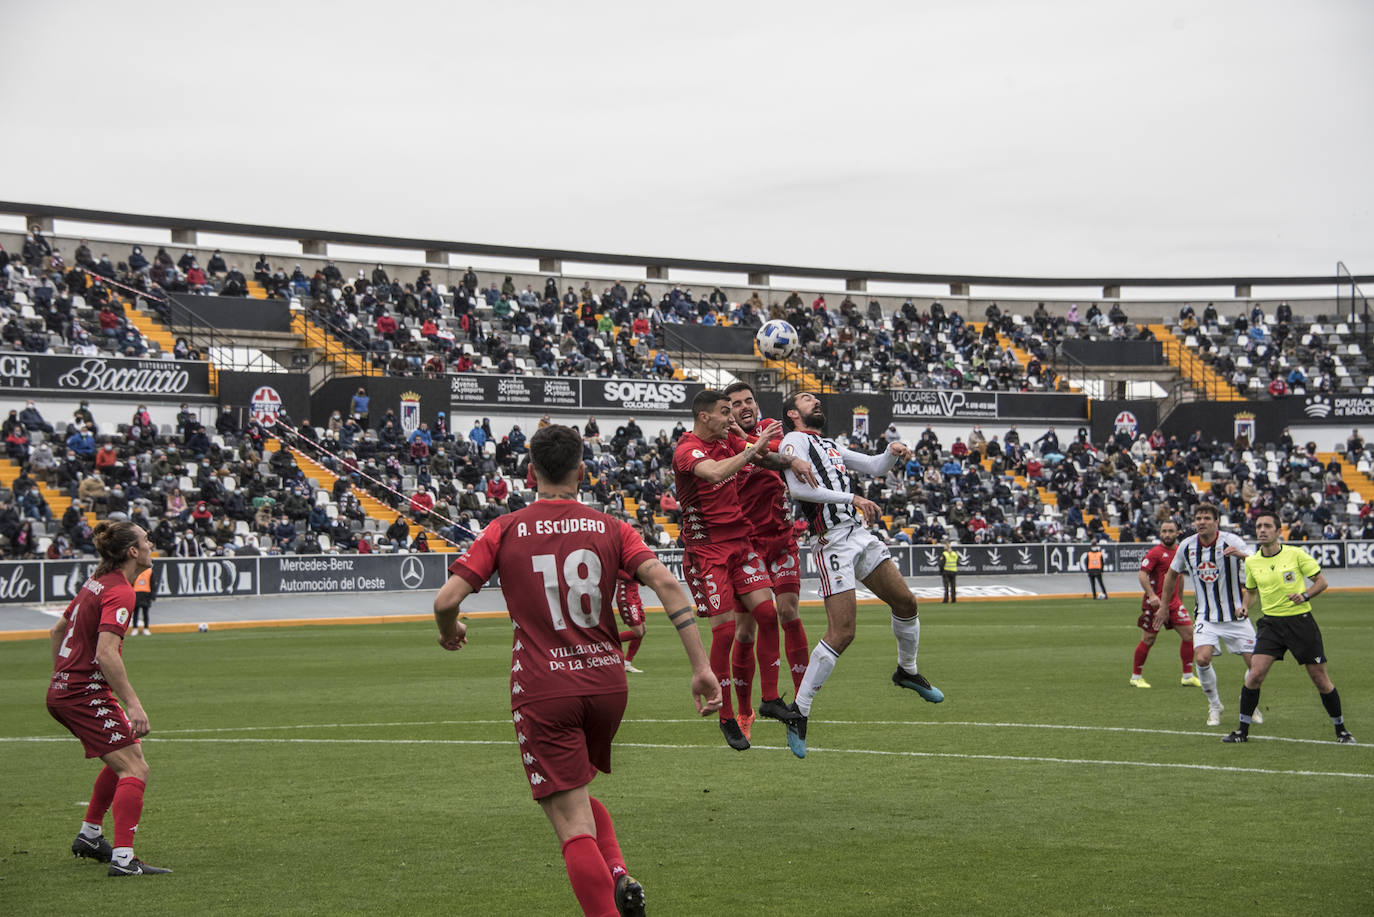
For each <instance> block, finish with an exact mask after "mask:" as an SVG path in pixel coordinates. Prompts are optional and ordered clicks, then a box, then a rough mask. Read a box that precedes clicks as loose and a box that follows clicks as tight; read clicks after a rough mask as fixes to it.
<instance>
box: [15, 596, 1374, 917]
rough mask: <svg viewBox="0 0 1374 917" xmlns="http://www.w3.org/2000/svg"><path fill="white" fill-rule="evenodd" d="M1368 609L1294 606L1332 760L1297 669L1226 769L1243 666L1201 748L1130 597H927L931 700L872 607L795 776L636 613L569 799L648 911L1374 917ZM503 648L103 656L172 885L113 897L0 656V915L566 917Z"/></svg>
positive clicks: (55, 735)
mask: <svg viewBox="0 0 1374 917" xmlns="http://www.w3.org/2000/svg"><path fill="white" fill-rule="evenodd" d="M345 601H346V600H345ZM1372 605H1374V602H1372V601H1371V598H1370V597H1369V596H1366V595H1328V596H1324V597H1323V598H1322V599H1320V600H1319V601H1318V602H1317V603H1316V607H1317V617H1318V619H1319V621H1320V623H1321V626H1322V629H1323V633H1324V635H1325V638H1326V646H1327V650H1328V653H1329V654H1330V656H1331V658H1332V659H1333V662H1332V663H1331V667H1330V671H1331V675H1332V678H1333V680H1334V681H1335V682H1336V684H1337V686H1338V688H1339V689H1340V692H1341V697H1342V699H1343V702H1344V707H1345V714H1346V718H1347V722H1348V724H1349V728H1350V729H1351V731H1352V732H1353V733H1354V734H1355V736H1356V738H1357V739H1359V740H1360V741H1361V742H1362V743H1365V744H1362V745H1358V746H1355V747H1350V746H1338V745H1336V744H1335V743H1334V741H1333V734H1332V729H1331V726H1330V723H1329V720H1328V719H1327V717H1326V715H1325V713H1324V711H1323V710H1322V707H1321V704H1320V703H1319V701H1318V698H1317V695H1316V691H1315V689H1314V688H1313V687H1312V684H1311V682H1310V681H1309V680H1308V678H1307V675H1306V673H1305V672H1304V671H1303V670H1302V669H1301V667H1299V666H1297V665H1295V664H1294V663H1293V662H1292V661H1291V660H1289V661H1285V662H1283V663H1279V664H1277V665H1276V667H1275V669H1274V670H1273V671H1272V672H1271V673H1270V676H1269V679H1268V681H1267V682H1266V684H1265V686H1264V691H1263V695H1262V699H1261V709H1262V710H1263V711H1264V714H1265V717H1266V722H1265V723H1264V724H1263V725H1262V726H1257V727H1255V729H1254V734H1255V738H1252V740H1251V741H1250V742H1249V743H1248V744H1246V745H1239V746H1226V745H1222V744H1221V743H1220V741H1219V739H1220V737H1221V736H1222V735H1223V734H1225V732H1227V731H1228V730H1230V729H1231V728H1234V724H1235V713H1236V706H1237V699H1238V696H1239V691H1240V682H1241V675H1242V668H1241V662H1240V660H1239V659H1238V658H1236V657H1230V656H1228V657H1225V658H1223V659H1221V660H1220V661H1219V662H1217V663H1216V668H1217V672H1218V676H1219V679H1220V689H1221V694H1222V698H1223V700H1224V702H1225V704H1226V708H1227V709H1226V713H1225V714H1224V715H1223V725H1222V727H1205V726H1204V725H1203V723H1204V720H1205V717H1206V702H1205V700H1204V698H1203V696H1202V693H1201V691H1199V690H1198V689H1197V688H1187V687H1182V686H1180V685H1179V683H1178V682H1179V660H1178V640H1177V638H1176V637H1175V636H1174V635H1173V634H1172V633H1171V632H1165V633H1163V634H1161V635H1160V638H1159V641H1158V642H1157V644H1156V646H1155V649H1154V650H1153V652H1152V653H1151V656H1150V659H1149V661H1148V663H1147V665H1146V668H1145V675H1146V678H1147V679H1148V680H1149V681H1150V682H1151V684H1152V685H1153V686H1154V687H1152V688H1151V689H1149V690H1142V689H1136V688H1132V687H1130V686H1128V684H1127V681H1128V678H1129V676H1130V664H1131V653H1132V650H1133V648H1134V646H1135V643H1136V640H1137V633H1138V632H1137V631H1136V629H1135V626H1134V625H1135V618H1136V614H1137V611H1138V609H1139V600H1138V599H1127V598H1120V599H1113V600H1112V601H1110V602H1091V601H1086V600H1078V601H1056V602H1050V601H1012V602H966V603H960V604H959V605H958V606H957V607H956V606H950V605H940V604H938V603H930V602H924V603H922V606H921V608H922V616H921V617H922V623H923V627H922V632H921V670H922V671H923V672H925V673H926V674H927V675H928V676H929V677H930V679H931V681H932V682H933V683H934V684H935V685H937V686H938V687H940V688H941V689H942V690H943V691H944V692H945V694H946V696H947V700H946V701H945V703H943V704H939V705H931V704H927V703H924V702H923V701H921V699H920V698H919V697H917V696H916V694H915V693H913V692H911V691H905V690H901V689H899V688H896V687H894V686H893V685H892V683H891V681H890V676H891V674H892V670H893V668H894V665H895V656H896V649H895V642H894V640H893V638H892V635H891V631H890V627H889V619H888V617H887V614H886V610H885V609H884V608H882V607H881V606H865V607H864V608H863V609H861V612H860V617H859V626H858V634H857V637H856V639H855V642H854V644H853V646H852V647H851V648H850V649H849V650H848V651H847V652H846V653H845V654H844V656H843V657H842V659H841V660H840V662H839V665H838V666H837V668H836V670H835V673H834V674H833V675H832V676H831V678H830V680H829V682H828V683H827V684H826V687H825V689H824V690H823V691H822V692H821V693H820V695H819V696H818V698H817V700H816V704H815V707H814V709H813V711H812V720H811V727H810V735H809V741H810V746H811V750H810V752H809V754H808V756H807V758H806V759H805V760H798V759H796V758H794V757H793V756H792V755H791V753H790V752H788V751H787V748H786V742H785V739H784V731H783V727H782V726H781V725H780V724H778V723H774V722H771V721H760V722H758V723H756V724H755V726H754V729H753V738H754V742H755V746H754V748H752V749H750V750H749V751H746V752H735V751H732V750H730V749H729V748H727V747H726V746H725V744H724V741H723V740H722V738H721V735H720V731H719V730H718V729H717V727H716V724H715V719H714V717H713V718H710V719H708V720H701V719H699V718H697V717H696V716H695V714H694V711H693V710H692V708H691V705H690V701H689V699H688V692H687V683H688V677H687V676H688V672H687V666H686V660H685V657H684V656H683V654H682V651H681V648H680V646H679V643H678V640H677V638H676V635H675V634H674V633H673V631H672V629H671V628H670V627H669V626H668V624H667V622H666V620H665V619H664V618H663V616H662V614H661V613H653V614H651V616H650V619H649V633H648V636H647V638H646V639H645V642H644V646H643V648H642V649H641V651H640V653H639V655H638V656H637V657H636V659H635V663H636V665H638V666H639V667H640V668H642V669H643V670H644V672H645V674H643V675H631V676H630V700H629V708H628V710H627V711H626V716H625V722H624V724H623V725H622V726H621V729H620V733H619V736H618V738H617V745H616V750H615V758H614V765H615V773H614V774H612V775H609V776H607V775H601V776H599V777H598V778H597V779H596V781H595V782H594V783H593V785H592V787H593V793H594V794H596V795H597V796H598V797H600V798H601V799H602V800H603V801H604V802H605V803H606V805H607V807H608V808H609V809H610V811H611V813H612V815H613V816H614V818H615V820H616V828H617V831H618V834H619V838H620V842H621V845H622V847H623V848H624V850H625V854H626V859H627V861H628V863H629V867H630V871H631V873H632V874H633V875H634V876H635V877H636V878H638V879H639V880H640V881H641V882H643V884H644V887H645V889H646V893H647V898H648V910H649V912H650V913H651V914H660V915H661V914H678V915H735V914H742V915H753V914H779V915H782V914H787V915H798V914H817V915H839V914H879V915H887V914H891V915H906V914H911V913H923V914H932V915H949V914H999V915H1000V914H1088V913H1112V914H1126V915H1142V917H1146V915H1149V917H1155V915H1160V914H1186V915H1197V914H1207V913H1246V914H1257V915H1272V914H1295V915H1297V914H1301V915H1311V914H1331V915H1347V914H1370V913H1374V630H1372V629H1371V627H1370V608H1371V606H1372ZM264 611H266V610H265V609H264V610H262V611H258V610H255V614H256V615H258V616H262V614H263V612H264ZM804 616H805V620H806V624H807V628H808V636H809V637H810V640H811V643H812V645H814V644H815V641H816V640H817V639H818V638H819V637H820V635H821V633H822V632H823V612H822V611H820V610H819V609H807V610H805V611H804ZM703 634H705V631H704V628H703ZM707 636H708V635H707ZM510 642H511V639H510V625H509V624H508V622H506V621H505V620H494V619H488V620H476V621H472V622H470V631H469V643H468V646H467V648H465V649H464V650H462V651H461V652H459V653H452V654H451V653H445V652H444V651H442V650H440V649H439V647H438V646H437V645H436V644H435V642H434V628H433V626H432V625H430V624H427V623H425V624H420V623H415V624H400V623H398V624H384V625H368V626H345V627H320V628H315V627H302V628H271V629H253V630H230V631H221V632H215V631H212V632H211V633H208V634H195V633H188V634H166V635H159V636H154V637H151V638H149V637H131V638H129V639H128V640H126V644H125V659H126V661H127V663H128V666H129V671H130V675H131V679H132V681H133V683H134V686H135V687H136V688H137V690H138V691H139V694H140V696H141V698H142V700H143V702H144V706H145V707H146V709H147V711H148V714H149V717H150V719H151V722H152V726H153V733H152V735H150V736H149V737H148V738H147V740H145V751H146V754H147V757H148V760H149V762H150V765H151V768H152V776H151V779H150V781H149V786H148V794H147V805H146V807H145V809H144V813H143V819H142V823H141V825H140V829H139V835H138V843H137V851H138V854H139V855H140V856H141V857H143V858H144V859H146V860H147V861H148V862H150V863H153V864H155V865H161V866H169V867H172V868H173V869H174V870H175V872H174V874H173V875H170V876H163V877H149V878H144V879H138V880H133V881H123V882H115V881H113V880H110V879H107V878H106V877H105V875H104V872H105V868H104V866H103V864H99V865H98V864H96V863H94V862H92V861H89V860H80V861H78V860H74V859H73V858H72V857H71V856H70V854H69V852H68V846H69V845H70V843H71V840H72V837H73V836H74V835H75V834H76V831H77V828H78V827H79V826H80V820H81V815H82V813H83V809H84V805H85V802H86V799H87V797H88V795H89V793H90V788H91V782H92V780H93V779H94V777H95V774H96V773H97V770H98V768H99V764H98V762H83V760H82V755H81V749H80V746H79V745H78V743H77V742H76V740H74V739H73V738H71V737H70V735H68V734H67V733H66V732H65V731H64V730H63V729H62V728H61V727H60V726H58V724H57V723H56V722H54V721H53V720H52V719H51V718H50V717H49V716H48V714H47V711H46V710H45V708H44V706H43V694H44V691H45V689H46V684H47V676H48V673H49V671H50V657H49V649H48V643H47V641H25V642H10V643H0V711H2V712H3V713H2V715H0V785H3V786H4V792H3V797H0V798H2V799H3V802H2V803H0V805H3V826H4V833H3V842H2V845H0V912H3V913H5V914H7V915H14V917H19V915H30V914H33V915H48V914H54V913H58V912H60V911H69V910H72V909H74V908H78V907H89V906H92V903H93V902H99V905H98V906H99V907H100V909H101V910H102V911H117V910H128V911H130V912H136V913H139V914H143V915H159V914H175V915H183V914H192V913H207V914H471V915H536V914H537V915H543V914H575V913H578V910H577V906H576V902H575V899H574V898H573V895H572V892H571V890H570V888H569V886H568V882H567V878H566V875H565V873H564V870H563V863H562V859H561V858H560V856H559V853H558V849H557V846H556V844H555V841H554V838H553V833H552V831H551V829H550V828H549V826H548V823H547V821H546V820H545V818H544V816H543V815H542V813H541V812H540V810H539V808H538V806H536V805H535V804H534V803H533V802H532V801H531V800H530V796H529V791H528V787H527V785H526V783H525V779H524V774H523V771H522V769H521V767H520V764H519V760H518V757H517V753H516V750H515V749H516V746H515V742H514V732H513V730H512V727H511V724H510V718H509V693H508V678H509V668H510ZM782 679H783V682H784V683H785V684H786V690H785V692H784V694H785V695H786V696H787V697H789V698H790V696H791V693H792V692H791V684H790V680H789V679H788V676H787V675H786V673H784V674H783V675H782ZM110 831H111V825H110V822H109V819H108V817H107V820H106V833H107V835H108V834H109V833H110ZM83 902H84V904H83Z"/></svg>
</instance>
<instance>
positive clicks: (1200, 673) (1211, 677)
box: [1193, 663, 1221, 707]
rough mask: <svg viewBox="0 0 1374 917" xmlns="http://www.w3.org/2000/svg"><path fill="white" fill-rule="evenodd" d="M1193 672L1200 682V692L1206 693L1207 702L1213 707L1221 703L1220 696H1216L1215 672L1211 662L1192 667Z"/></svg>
mask: <svg viewBox="0 0 1374 917" xmlns="http://www.w3.org/2000/svg"><path fill="white" fill-rule="evenodd" d="M1193 674H1195V675H1197V678H1198V681H1200V682H1202V693H1203V694H1206V695H1207V703H1209V704H1211V705H1212V706H1213V707H1215V706H1216V705H1217V704H1220V703H1221V698H1219V697H1217V672H1216V669H1214V668H1212V666H1211V664H1210V663H1209V664H1207V665H1199V666H1194V667H1193Z"/></svg>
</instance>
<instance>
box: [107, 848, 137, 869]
mask: <svg viewBox="0 0 1374 917" xmlns="http://www.w3.org/2000/svg"><path fill="white" fill-rule="evenodd" d="M133 858H134V848H132V847H116V848H115V849H114V856H113V859H112V862H114V863H115V865H117V866H128V865H129V863H130V861H132V860H133Z"/></svg>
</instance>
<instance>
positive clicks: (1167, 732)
mask: <svg viewBox="0 0 1374 917" xmlns="http://www.w3.org/2000/svg"><path fill="white" fill-rule="evenodd" d="M698 722H701V720H700V719H672V718H667V719H656V718H652V717H647V718H637V719H624V720H621V724H622V725H623V724H625V723H653V724H667V725H675V724H682V723H698ZM815 722H816V723H817V724H818V725H822V726H972V727H977V728H983V729H1063V730H1069V731H1072V732H1125V733H1136V734H1140V735H1163V736H1184V737H1187V736H1202V737H1204V738H1218V737H1219V736H1220V735H1221V734H1220V733H1216V732H1204V731H1202V730H1198V729H1147V728H1144V727H1137V726H1078V725H1072V724H1061V723H982V722H973V721H971V720H950V721H920V720H815ZM508 725H510V720H509V719H504V720H486V719H483V720H421V721H407V722H391V723H299V724H291V725H286V726H215V727H206V728H203V729H160V730H158V735H200V734H203V733H217V732H264V731H267V730H272V731H278V730H284V729H382V728H388V727H394V726H508ZM1250 741H1252V742H1293V743H1297V744H1300V745H1333V744H1335V743H1334V742H1331V741H1327V740H1324V739H1295V738H1289V737H1287V736H1268V735H1254V736H1251V737H1250ZM1356 747H1357V748H1364V749H1370V748H1374V745H1361V746H1356Z"/></svg>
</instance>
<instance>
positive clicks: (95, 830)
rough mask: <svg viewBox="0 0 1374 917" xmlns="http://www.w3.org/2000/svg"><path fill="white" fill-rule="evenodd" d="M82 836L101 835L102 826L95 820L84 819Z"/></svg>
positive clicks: (92, 837) (93, 836) (92, 836)
mask: <svg viewBox="0 0 1374 917" xmlns="http://www.w3.org/2000/svg"><path fill="white" fill-rule="evenodd" d="M81 836H82V837H89V838H91V839H95V838H97V837H100V826H99V825H97V824H94V823H93V822H88V821H83V822H82V823H81Z"/></svg>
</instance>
